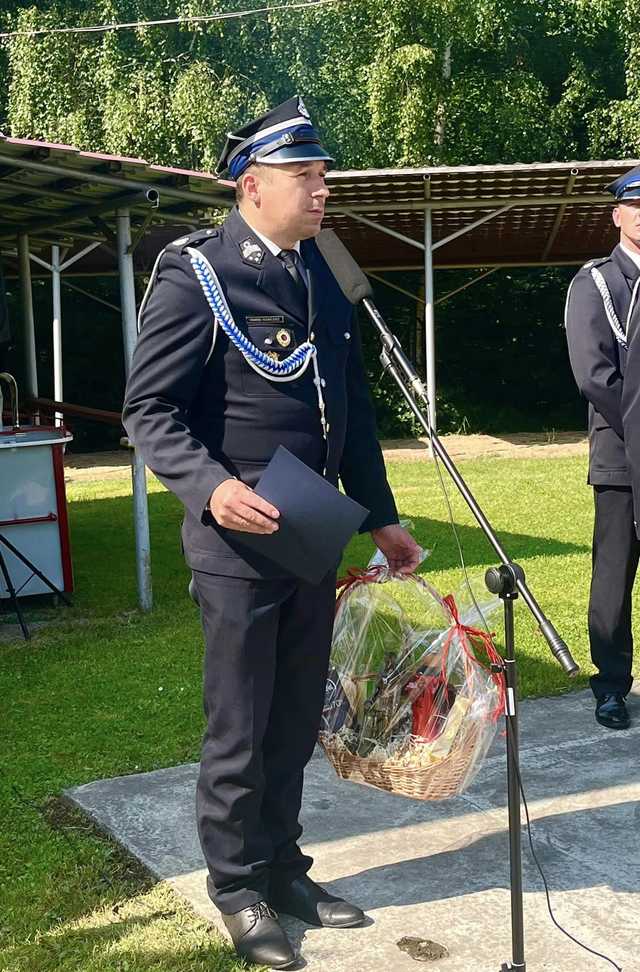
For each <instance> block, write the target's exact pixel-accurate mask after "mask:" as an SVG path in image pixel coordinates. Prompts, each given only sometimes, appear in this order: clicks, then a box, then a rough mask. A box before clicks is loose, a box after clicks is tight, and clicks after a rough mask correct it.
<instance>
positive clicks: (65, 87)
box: [0, 0, 640, 434]
mask: <svg viewBox="0 0 640 972" xmlns="http://www.w3.org/2000/svg"><path fill="white" fill-rule="evenodd" d="M271 2H272V4H273V6H274V9H273V10H272V11H271V12H270V13H269V14H268V15H266V14H258V15H256V16H253V17H249V18H244V19H236V20H224V21H218V22H211V23H207V24H182V25H175V26H171V27H159V26H156V27H144V28H143V27H140V28H136V29H132V30H123V31H118V32H107V33H92V34H85V35H64V34H63V35H61V34H50V35H45V36H40V37H37V38H30V37H17V38H14V39H11V40H8V41H6V42H4V43H3V44H0V127H1V128H2V130H4V131H6V132H8V133H10V134H13V135H15V136H22V137H31V138H43V139H46V140H49V141H59V142H69V143H71V144H75V145H77V146H79V147H80V148H84V149H93V150H99V151H104V152H109V153H113V154H117V155H130V156H139V157H142V158H146V159H147V160H149V161H152V162H158V163H164V164H173V165H178V166H185V167H188V168H205V169H212V168H214V167H215V164H216V160H217V157H218V152H219V150H220V147H221V144H222V142H223V140H224V134H225V132H226V131H228V130H229V129H231V128H233V127H234V126H236V125H237V124H239V123H241V122H242V121H244V120H246V119H247V118H249V117H254V116H255V115H256V114H257V113H260V112H261V111H263V110H265V109H266V107H267V106H268V105H270V104H276V103H278V102H279V101H281V100H284V99H285V98H287V97H290V96H291V94H292V93H294V92H296V91H298V92H300V93H301V94H303V95H304V97H305V100H306V102H307V104H308V106H309V107H310V109H311V110H312V112H313V115H314V118H316V119H317V120H318V122H319V125H320V128H321V130H322V132H323V137H324V140H325V142H326V144H327V145H328V147H329V148H330V149H331V151H332V154H334V155H335V157H336V160H337V164H338V166H339V167H340V168H367V167H385V166H407V165H408V166H413V165H415V166H419V165H430V164H435V165H437V164H445V165H461V164H466V165H469V164H478V163H507V162H526V161H545V160H552V159H555V160H570V159H580V158H593V157H595V158H603V157H604V158H606V157H609V158H612V157H618V158H623V157H629V156H639V155H640V126H638V123H637V118H638V117H639V114H640V67H639V64H640V56H639V55H640V40H638V32H637V24H638V22H639V18H640V0H616V2H614V0H473V2H469V0H342V2H338V3H335V4H327V5H325V6H321V7H316V8H314V9H309V10H290V11H286V10H277V9H275V7H277V6H278V5H280V4H281V3H282V2H283V0H271ZM251 6H256V7H262V6H264V0H222V2H221V3H216V4H214V3H213V2H212V0H97V2H96V0H91V2H89V0H44V2H38V3H35V4H34V3H30V2H29V0H4V2H3V3H2V10H1V11H0V24H1V25H2V28H3V29H6V30H21V31H25V30H29V29H34V28H40V27H47V26H49V27H60V26H65V27H68V26H73V25H94V24H97V23H109V22H125V21H127V22H128V21H140V20H157V19H161V18H167V17H174V16H177V15H178V16H179V15H208V14H211V13H212V12H213V11H214V10H224V11H225V12H227V11H232V10H234V9H235V10H239V9H246V8H247V7H251ZM567 273H568V272H565V271H562V272H559V271H558V272H556V271H552V270H547V271H532V272H526V271H518V272H515V273H513V274H512V275H511V278H510V279H509V281H508V287H509V294H510V301H509V307H510V308H511V311H510V312H508V311H507V309H506V304H505V301H504V299H503V296H501V295H503V293H504V286H505V280H504V274H500V275H498V274H497V275H495V277H493V278H491V279H490V280H489V282H488V283H487V284H484V283H483V284H482V285H481V287H479V288H474V289H472V290H471V291H469V292H465V294H464V296H462V297H459V298H456V299H454V300H453V301H452V302H451V305H449V304H444V305H442V307H441V308H439V312H438V334H437V342H438V359H439V362H440V364H439V368H440V370H439V378H440V389H439V396H440V398H439V407H440V416H441V419H442V418H443V417H444V419H445V427H446V426H447V424H448V426H449V427H450V428H458V427H462V428H492V429H496V428H500V427H503V428H505V429H506V428H510V429H514V428H517V427H518V426H520V427H525V425H526V423H527V416H533V417H534V418H533V419H532V421H535V423H537V424H538V425H540V424H544V423H545V422H546V423H547V424H549V425H557V424H563V419H562V416H563V415H564V417H565V418H564V424H569V425H571V424H575V423H576V422H579V421H580V419H579V418H577V417H576V416H577V414H578V413H577V411H576V405H577V402H578V400H577V398H576V395H575V391H574V388H573V383H572V380H571V377H570V374H569V370H568V364H567V361H566V351H565V346H564V338H563V335H562V331H561V329H560V326H559V321H560V318H561V302H562V296H563V290H564V288H565V287H566V278H567ZM454 276H455V274H454ZM445 277H447V274H444V275H442V276H439V278H438V279H439V281H440V280H441V281H442V284H443V286H448V282H447V283H446V284H445ZM458 277H460V280H461V281H462V280H463V279H467V276H465V272H462V271H460V272H459V273H458ZM456 280H457V277H456ZM407 286H409V289H411V290H417V286H418V285H417V281H416V280H412V281H407ZM467 294H468V296H467ZM381 300H382V301H383V303H384V302H385V300H386V298H385V297H383V296H382V295H381ZM389 300H390V302H389V305H388V308H387V310H388V313H389V315H390V319H392V320H394V324H395V325H396V326H397V328H398V333H399V334H400V336H401V337H402V340H403V343H404V345H405V347H406V348H407V349H411V346H412V341H413V338H414V335H415V307H414V306H413V305H412V304H410V303H406V302H402V301H400V302H398V299H397V298H396V297H395V295H394V297H393V298H389ZM109 326H110V325H109ZM365 337H366V335H365ZM496 337H497V338H498V339H499V340H498V341H496ZM366 340H367V341H368V342H369V345H368V346H367V348H366V351H367V360H368V363H369V364H368V366H369V369H370V372H371V375H372V376H375V375H377V373H378V371H379V369H378V367H377V364H376V348H375V346H374V344H373V342H372V341H369V338H368V337H366ZM498 344H499V347H498ZM470 348H472V351H473V359H474V361H475V362H476V364H477V367H475V368H474V369H473V371H472V372H469V370H468V369H467V364H466V362H467V361H468V353H467V352H468V351H469V349H470ZM463 352H464V353H463ZM550 356H551V358H553V366H550ZM465 369H467V370H465ZM528 376H529V377H530V378H531V376H533V380H529V381H528V380H527V377H528ZM514 381H515V386H516V387H518V388H520V389H522V390H523V392H522V394H521V396H520V399H521V400H520V402H519V403H518V402H515V403H514V401H513V400H512V397H511V394H510V389H511V388H513V387H514V384H513V383H514ZM525 392H526V393H525ZM376 398H377V402H378V405H379V407H380V417H381V422H382V428H383V430H384V432H385V433H387V434H392V433H394V432H398V431H399V429H400V428H401V427H404V428H405V429H408V428H409V424H410V422H409V419H408V417H407V414H406V408H405V407H404V406H403V404H402V403H401V401H400V400H399V399H398V398H397V397H396V396H395V395H394V392H393V390H391V391H390V390H389V386H388V384H386V383H385V384H384V385H383V386H381V387H380V388H378V390H377V392H376ZM577 408H578V409H580V406H579V404H578V405H577ZM541 416H542V417H541Z"/></svg>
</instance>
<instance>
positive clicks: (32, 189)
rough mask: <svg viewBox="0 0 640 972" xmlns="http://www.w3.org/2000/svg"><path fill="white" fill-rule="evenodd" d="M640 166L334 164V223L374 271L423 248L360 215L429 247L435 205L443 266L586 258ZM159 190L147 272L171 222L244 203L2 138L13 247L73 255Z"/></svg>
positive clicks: (217, 189) (143, 170)
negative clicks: (616, 186)
mask: <svg viewBox="0 0 640 972" xmlns="http://www.w3.org/2000/svg"><path fill="white" fill-rule="evenodd" d="M636 164H638V162H637V160H633V159H627V160H614V161H594V162H580V161H576V162H548V163H532V164H526V163H523V164H514V165H478V166H457V167H448V166H443V167H430V168H415V169H369V170H364V171H359V170H351V171H342V172H341V171H332V172H330V173H329V177H328V185H329V188H330V190H331V197H330V199H329V205H328V208H327V218H326V221H325V224H324V225H325V226H330V227H332V228H333V229H335V230H336V232H338V234H339V235H340V237H341V238H342V239H343V241H344V242H345V244H346V245H347V246H348V247H349V248H350V249H351V251H352V252H353V255H354V256H355V257H356V259H357V260H358V261H359V262H360V263H361V264H362V265H363V266H365V267H368V268H371V269H382V268H388V269H393V268H401V267H407V268H409V267H416V268H417V267H420V266H422V263H423V255H422V252H421V250H420V249H419V248H418V247H416V246H413V245H411V244H409V243H406V242H403V241H402V240H400V239H397V238H395V237H392V236H389V235H387V234H386V233H384V232H381V231H380V230H379V229H375V228H372V227H371V226H370V225H366V224H364V223H362V222H359V221H358V220H357V218H356V217H358V216H360V217H364V218H366V219H367V220H370V221H373V222H374V223H376V224H381V225H383V226H385V227H387V228H388V229H390V230H392V231H395V232H396V233H399V234H402V235H403V236H405V237H408V238H409V239H412V240H414V241H415V242H416V243H418V244H421V243H423V242H424V232H425V217H424V214H425V211H426V210H427V209H428V210H430V211H431V214H432V227H433V241H434V244H435V245H436V249H435V251H434V263H435V266H436V267H438V266H441V267H444V266H493V265H513V264H540V263H579V262H582V261H584V260H586V259H589V258H590V257H593V256H597V255H599V254H600V253H605V252H607V251H608V250H609V249H610V248H611V246H612V245H613V243H614V242H615V238H616V233H615V230H614V228H613V226H612V223H611V216H610V212H611V202H612V200H611V197H610V196H609V195H608V194H607V193H606V192H605V186H606V185H607V184H608V183H609V182H611V181H612V180H613V179H615V178H616V177H617V176H619V175H620V174H621V173H623V172H625V171H626V170H627V169H629V168H631V167H632V166H633V165H636ZM147 188H153V189H156V190H157V191H158V192H159V194H160V204H159V207H158V208H157V209H156V210H153V212H152V218H153V223H154V224H164V226H163V227H162V228H158V229H153V228H152V229H151V231H150V232H148V233H147V236H146V238H145V240H144V243H143V244H141V245H140V246H139V247H138V251H139V253H138V254H137V260H138V264H139V267H140V268H141V269H146V267H147V266H148V265H149V263H150V262H151V261H152V259H153V257H154V255H155V253H156V252H157V251H158V249H160V247H161V246H162V245H164V244H165V243H166V242H167V239H168V238H172V237H171V233H172V232H173V231H172V229H170V228H168V227H167V224H169V226H172V225H175V226H176V227H178V226H184V224H185V221H186V222H187V223H192V224H196V225H198V224H200V223H206V222H210V220H211V213H210V210H211V209H212V208H225V207H227V206H229V205H231V203H232V201H233V195H232V192H231V189H232V184H231V183H229V182H227V181H224V180H220V179H218V178H217V177H216V176H215V175H213V174H212V173H209V172H194V171H192V170H189V169H178V168H172V167H169V166H161V165H154V164H151V163H149V162H146V161H145V160H144V159H132V158H127V157H120V156H113V155H107V154H104V153H99V152H82V151H80V150H79V149H77V148H74V147H73V146H69V145H59V144H56V143H49V142H42V141H35V140H31V139H20V138H7V137H5V136H0V244H2V245H3V246H4V247H6V246H7V245H11V243H12V242H13V241H14V240H15V236H16V234H17V233H18V232H20V231H25V230H30V237H31V248H32V250H36V251H37V250H38V249H39V248H40V249H48V247H49V245H50V243H52V242H60V243H63V244H66V245H68V246H69V247H70V248H71V252H72V251H73V248H74V247H80V246H82V245H84V244H85V243H86V241H88V240H91V239H104V226H105V224H107V226H109V224H110V220H111V218H112V216H113V210H114V207H115V206H116V205H119V206H121V207H125V206H129V208H130V209H131V213H132V218H133V223H134V226H135V224H136V223H138V224H141V223H142V222H143V220H144V219H145V217H146V216H147V215H148V213H149V204H148V203H147V202H145V201H144V200H142V199H141V198H140V196H139V195H138V196H136V193H138V194H139V193H140V191H141V190H145V189H147ZM129 194H131V195H129ZM506 206H508V207H509V208H508V209H505V211H504V212H502V213H500V214H499V215H495V216H493V218H491V219H489V220H487V221H485V222H482V223H481V225H478V226H476V228H474V229H472V230H471V231H469V232H465V233H464V235H459V236H458V237H457V238H455V239H452V240H450V241H449V242H446V243H444V244H442V241H443V240H445V239H446V238H447V237H450V236H451V235H452V234H454V233H457V232H459V231H461V230H464V229H465V228H466V227H468V226H470V225H471V224H473V223H475V222H477V221H479V220H481V219H482V217H484V216H488V215H489V214H491V213H494V212H496V211H497V210H499V209H501V208H503V207H506ZM176 235H178V232H176ZM438 244H440V245H438ZM110 260H111V258H110V257H109V255H108V253H106V251H104V250H103V248H101V249H99V250H97V251H94V253H93V254H91V255H90V256H89V257H88V258H86V261H85V260H83V261H82V270H83V271H84V272H90V271H91V270H93V272H100V270H105V269H107V266H108V264H109V261H110ZM77 269H78V270H80V269H81V268H80V266H78V268H77Z"/></svg>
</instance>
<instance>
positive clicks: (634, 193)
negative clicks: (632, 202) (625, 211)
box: [607, 165, 640, 202]
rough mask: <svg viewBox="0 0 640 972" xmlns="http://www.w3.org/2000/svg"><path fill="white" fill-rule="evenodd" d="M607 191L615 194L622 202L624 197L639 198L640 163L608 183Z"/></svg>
mask: <svg viewBox="0 0 640 972" xmlns="http://www.w3.org/2000/svg"><path fill="white" fill-rule="evenodd" d="M607 192H610V193H611V194H612V195H613V196H615V197H616V199H617V200H618V201H619V202H624V200H625V199H640V165H637V166H636V167H635V169H630V170H629V172H625V174H624V175H621V176H619V177H618V178H617V179H616V180H615V181H614V182H611V183H609V185H608V186H607Z"/></svg>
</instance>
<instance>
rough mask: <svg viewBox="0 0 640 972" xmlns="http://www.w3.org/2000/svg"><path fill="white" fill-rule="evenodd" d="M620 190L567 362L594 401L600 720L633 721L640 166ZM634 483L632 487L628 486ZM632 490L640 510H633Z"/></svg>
mask: <svg viewBox="0 0 640 972" xmlns="http://www.w3.org/2000/svg"><path fill="white" fill-rule="evenodd" d="M607 189H608V191H609V192H611V193H612V194H613V196H614V197H615V200H616V202H615V207H614V209H613V222H614V224H615V225H616V227H617V228H618V229H619V231H620V242H619V244H618V245H617V246H616V247H615V249H614V250H613V252H612V253H611V254H610V255H609V256H608V257H604V258H603V259H600V260H592V261H590V262H589V263H587V264H586V265H585V266H584V267H582V269H581V270H579V271H578V273H577V274H576V276H575V277H574V278H573V280H572V282H571V285H570V287H569V292H568V294H567V304H566V317H565V322H566V328H567V339H568V342H569V356H570V359H571V366H572V368H573V373H574V376H575V379H576V382H577V384H578V388H579V389H580V391H581V392H582V394H583V395H584V396H585V398H586V399H587V401H588V402H589V483H590V484H591V485H592V486H593V490H594V497H595V524H594V533H593V570H592V578H591V593H590V599H589V641H590V645H591V658H592V660H593V663H594V665H595V666H596V668H597V673H596V674H595V675H593V676H592V678H591V688H592V690H593V693H594V695H595V698H596V720H597V721H598V722H599V723H600V724H601V725H603V726H606V727H607V728H608V729H627V728H628V727H629V724H630V720H629V713H628V710H627V706H626V702H625V697H626V696H627V694H628V693H629V691H630V689H631V685H632V683H633V679H632V674H631V666H632V657H633V640H632V634H631V593H632V590H633V583H634V580H635V576H636V570H637V567H638V556H639V555H640V541H639V540H638V536H637V532H636V531H637V526H636V523H637V522H639V521H640V517H639V516H638V515H637V514H638V500H640V478H639V477H640V439H639V436H640V412H639V411H638V407H639V406H640V401H637V396H638V388H639V380H640V373H638V364H637V363H636V362H635V358H637V356H638V355H639V354H640V346H634V340H635V342H636V344H637V338H636V337H635V332H636V330H637V323H638V314H639V313H640V311H639V310H638V298H639V290H640V288H639V283H640V166H639V167H637V168H635V169H633V170H632V171H631V172H627V173H626V174H625V175H623V176H621V177H620V178H619V179H616V180H615V182H613V183H611V185H609V186H607ZM632 487H633V488H632ZM634 495H635V498H636V513H635V515H634Z"/></svg>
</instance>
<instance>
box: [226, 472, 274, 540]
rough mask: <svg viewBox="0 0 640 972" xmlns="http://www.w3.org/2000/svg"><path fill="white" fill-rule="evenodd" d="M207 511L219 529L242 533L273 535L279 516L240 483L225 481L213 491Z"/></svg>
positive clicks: (236, 480) (235, 480) (232, 480)
mask: <svg viewBox="0 0 640 972" xmlns="http://www.w3.org/2000/svg"><path fill="white" fill-rule="evenodd" d="M209 509H210V510H211V513H212V515H213V518H214V519H215V521H216V523H218V524H219V525H220V526H223V527H227V528H228V529H229V530H242V532H243V533H275V531H276V530H277V529H278V524H277V523H276V522H275V521H276V520H277V518H278V517H279V516H280V513H279V512H278V510H276V508H275V507H274V506H272V505H271V503H267V501H266V500H265V499H263V498H262V497H261V496H258V494H257V493H255V492H254V491H253V490H252V489H251V487H250V486H247V485H246V484H245V483H241V482H240V480H239V479H225V481H224V482H223V483H220V485H219V486H218V487H217V488H216V489H214V491H213V493H212V494H211V499H210V500H209Z"/></svg>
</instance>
